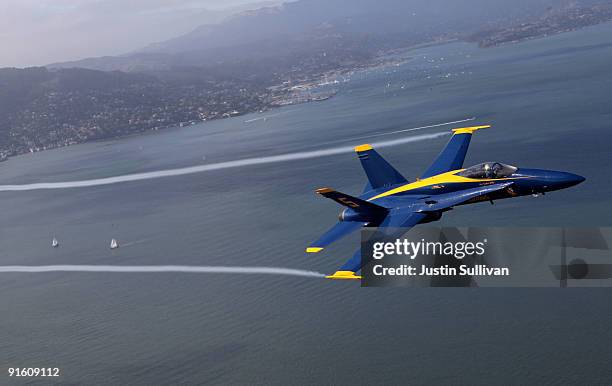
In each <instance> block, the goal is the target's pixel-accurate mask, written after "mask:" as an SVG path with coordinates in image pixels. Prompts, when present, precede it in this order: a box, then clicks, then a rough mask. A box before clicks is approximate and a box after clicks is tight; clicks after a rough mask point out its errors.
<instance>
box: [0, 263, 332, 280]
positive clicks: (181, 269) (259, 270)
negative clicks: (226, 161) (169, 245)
mask: <svg viewBox="0 0 612 386" xmlns="http://www.w3.org/2000/svg"><path fill="white" fill-rule="evenodd" d="M45 272H107V273H108V272H112V273H159V272H165V273H170V272H177V273H229V274H247V275H258V274H260V275H287V276H301V277H318V278H323V277H325V275H323V274H322V273H319V272H314V271H304V270H301V269H291V268H279V267H224V266H199V265H198V266H196V265H6V266H0V273H45Z"/></svg>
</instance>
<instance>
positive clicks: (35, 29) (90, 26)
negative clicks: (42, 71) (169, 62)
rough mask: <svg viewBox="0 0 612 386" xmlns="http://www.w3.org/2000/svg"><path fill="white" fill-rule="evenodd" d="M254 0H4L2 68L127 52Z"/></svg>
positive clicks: (1, 3)
mask: <svg viewBox="0 0 612 386" xmlns="http://www.w3.org/2000/svg"><path fill="white" fill-rule="evenodd" d="M255 2H257V0H0V67H27V66H34V65H44V64H49V63H53V62H58V61H67V60H74V59H81V58H84V57H90V56H103V55H117V54H123V53H126V52H129V51H131V50H134V49H138V48H141V47H143V46H146V45H147V44H149V43H153V42H157V41H162V40H166V39H168V38H171V37H175V36H178V35H180V34H183V33H186V32H189V31H190V30H192V29H193V28H195V27H197V26H198V25H201V24H206V23H209V22H215V21H218V20H219V19H220V18H221V17H223V16H225V15H227V14H228V9H232V8H234V7H237V6H242V5H245V4H249V3H255ZM254 8H257V6H255V7H254Z"/></svg>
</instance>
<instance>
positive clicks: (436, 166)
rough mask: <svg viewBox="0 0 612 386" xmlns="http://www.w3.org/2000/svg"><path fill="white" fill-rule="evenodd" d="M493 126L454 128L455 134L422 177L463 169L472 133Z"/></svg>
mask: <svg viewBox="0 0 612 386" xmlns="http://www.w3.org/2000/svg"><path fill="white" fill-rule="evenodd" d="M489 127H491V126H473V127H463V128H460V129H453V136H452V138H451V139H450V141H449V142H448V144H447V145H446V147H445V148H444V150H442V152H441V153H440V155H438V158H436V160H435V161H434V162H433V164H431V166H430V167H429V169H427V170H426V171H425V173H423V175H422V176H421V178H427V177H431V176H435V175H437V174H440V173H446V172H449V171H451V170H457V169H461V167H462V166H463V160H465V155H466V154H467V150H468V147H469V146H470V140H471V139H472V134H473V133H474V132H475V131H476V130H480V129H487V128H489Z"/></svg>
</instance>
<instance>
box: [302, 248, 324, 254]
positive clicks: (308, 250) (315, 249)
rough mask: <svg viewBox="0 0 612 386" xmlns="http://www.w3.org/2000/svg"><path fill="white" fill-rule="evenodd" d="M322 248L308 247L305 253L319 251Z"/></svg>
mask: <svg viewBox="0 0 612 386" xmlns="http://www.w3.org/2000/svg"><path fill="white" fill-rule="evenodd" d="M322 250H323V248H321V247H308V248H306V253H319V252H321V251H322Z"/></svg>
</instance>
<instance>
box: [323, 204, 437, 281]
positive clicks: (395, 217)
mask: <svg viewBox="0 0 612 386" xmlns="http://www.w3.org/2000/svg"><path fill="white" fill-rule="evenodd" d="M425 217H427V214H426V213H416V212H414V211H412V210H397V211H391V212H389V214H388V215H387V217H385V219H384V220H383V221H382V222H381V224H380V225H379V226H378V229H377V231H376V233H375V234H374V235H373V236H372V237H380V238H384V239H387V238H388V239H392V238H397V237H400V236H401V235H403V234H404V233H406V231H407V229H406V228H412V227H413V226H415V225H416V224H418V223H419V222H420V221H421V220H423V219H424V218H425ZM361 263H362V261H361V248H360V249H358V250H357V251H356V252H355V254H354V255H353V257H351V258H350V260H349V261H347V262H346V263H345V264H344V265H342V266H341V267H340V268H339V269H338V271H336V272H335V273H334V274H333V275H330V276H326V278H328V279H334V280H348V279H361V276H357V275H355V273H356V272H357V271H359V270H360V269H361V267H362V264H361ZM366 263H367V262H366Z"/></svg>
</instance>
